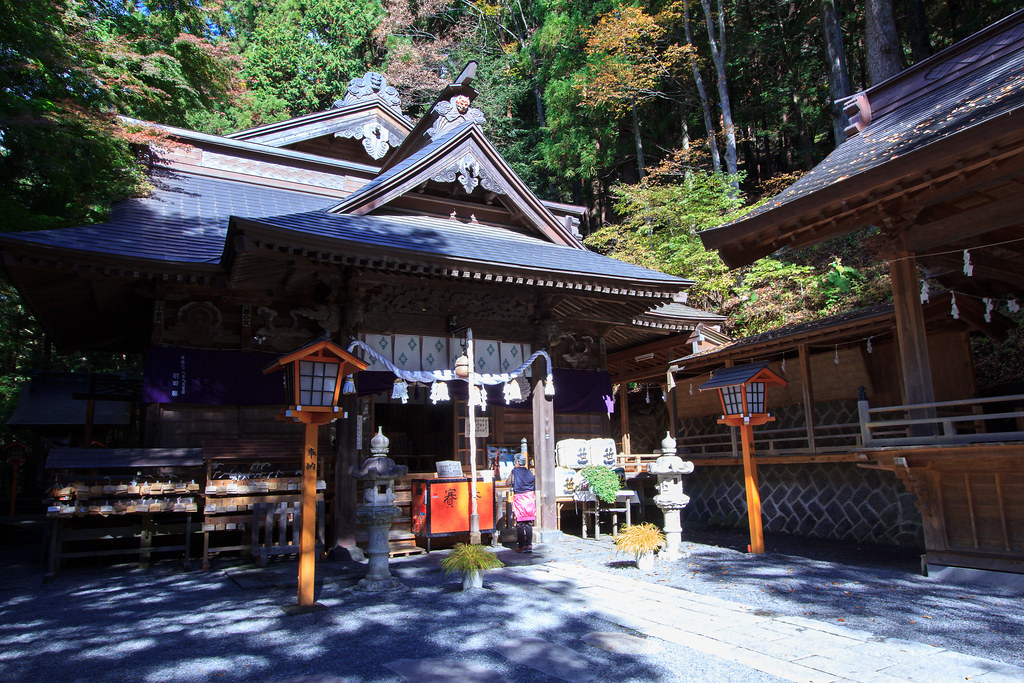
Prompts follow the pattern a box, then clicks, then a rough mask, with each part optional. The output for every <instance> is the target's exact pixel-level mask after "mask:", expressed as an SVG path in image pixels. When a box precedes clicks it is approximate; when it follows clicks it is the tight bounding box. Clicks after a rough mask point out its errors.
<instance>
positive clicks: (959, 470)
mask: <svg viewBox="0 0 1024 683" xmlns="http://www.w3.org/2000/svg"><path fill="white" fill-rule="evenodd" d="M845 105H846V111H847V113H848V115H849V116H850V121H851V125H850V127H849V128H848V129H847V136H848V138H847V140H846V141H845V142H843V143H842V144H841V145H839V147H838V148H837V149H836V150H835V151H834V152H833V153H832V154H831V155H829V156H828V157H827V158H826V159H825V160H824V161H822V162H821V163H820V164H818V165H817V166H816V167H815V168H814V169H812V170H811V171H810V172H808V173H807V174H806V175H804V176H803V177H802V178H801V179H800V180H798V181H797V182H796V183H795V184H793V185H792V186H791V187H789V188H788V189H786V190H784V191H783V192H782V193H781V194H779V195H778V196H776V197H774V198H773V199H772V200H770V201H769V202H767V203H765V204H764V205H763V206H761V207H759V208H758V209H756V210H754V211H752V212H751V213H750V214H748V215H747V216H745V217H744V218H742V219H741V220H739V221H736V222H734V223H731V224H728V225H724V226H721V227H718V228H715V229H712V230H708V231H705V232H704V233H701V238H702V239H703V241H704V243H705V245H706V246H708V247H709V248H713V249H717V250H718V251H719V253H720V254H721V255H722V258H723V259H724V260H725V262H726V263H727V264H728V265H729V266H741V265H745V264H748V263H751V262H753V261H755V260H756V259H758V258H761V257H763V256H766V255H768V254H770V253H772V252H774V251H776V250H777V249H780V248H786V247H788V248H800V247H805V246H809V245H812V244H815V243H817V242H821V241H823V240H826V239H829V238H832V237H837V236H841V235H846V234H850V233H852V232H855V231H860V230H864V231H865V233H864V234H863V237H864V238H865V240H866V246H867V247H868V248H869V249H871V250H873V253H875V254H876V255H877V258H878V259H879V260H880V261H883V262H886V263H888V266H889V272H890V277H891V280H892V290H893V297H894V309H893V315H894V325H893V328H894V333H895V342H894V344H893V352H894V353H895V355H896V360H897V361H898V362H897V363H896V365H895V370H896V373H897V374H895V375H893V376H891V377H885V378H883V379H884V380H885V383H883V384H880V386H881V387H883V388H884V387H892V386H893V384H896V382H897V381H898V386H899V389H900V391H899V393H898V395H897V394H892V393H889V394H888V395H882V396H877V397H876V398H874V399H872V400H870V401H865V402H862V403H863V404H862V405H861V406H860V411H859V415H858V418H859V419H858V423H859V425H860V437H859V438H860V444H859V449H858V452H859V455H860V457H861V459H862V461H863V464H864V465H865V466H870V467H875V468H880V469H881V470H885V471H889V472H892V473H894V474H895V475H896V476H898V477H899V478H900V479H901V480H902V481H903V482H905V483H906V486H907V489H908V490H909V491H910V492H911V493H912V494H913V495H914V496H915V498H916V501H917V507H918V508H919V510H920V512H921V515H922V517H923V529H924V541H925V549H926V552H927V562H928V563H929V564H930V565H933V566H934V567H959V568H966V569H974V570H997V571H1003V572H1016V573H1021V572H1024V445H1022V437H1024V431H1022V430H1021V428H1020V427H1019V425H1018V422H1019V420H1020V418H1021V415H1022V413H1021V411H1020V410H1019V406H1020V403H1021V396H1019V395H1013V396H1002V397H990V398H982V397H979V396H976V395H975V392H974V388H973V386H972V381H971V377H970V375H969V373H965V372H964V364H965V362H966V359H965V357H964V356H963V354H962V353H961V352H958V351H956V349H955V347H953V353H948V354H947V353H939V351H944V350H946V349H948V348H950V347H948V346H946V347H943V346H939V347H937V346H935V344H934V341H935V340H934V337H933V331H934V330H933V328H932V327H930V326H929V324H928V321H929V319H931V320H934V319H935V317H934V314H935V312H936V311H935V308H936V303H935V302H936V301H937V298H936V292H945V294H944V298H943V299H942V301H941V303H940V304H939V307H940V308H942V309H944V311H945V312H946V318H947V320H949V321H955V320H959V321H960V323H961V324H963V323H967V324H970V325H972V326H974V327H976V328H979V329H986V328H987V329H992V328H993V326H998V323H995V324H994V320H995V317H996V316H997V315H998V314H997V311H1000V310H1001V311H1006V312H1008V313H1014V312H1016V311H1018V310H1019V304H1018V300H1019V299H1020V297H1021V296H1022V294H1024V273H1022V270H1021V267H1020V263H1021V260H1022V258H1024V251H1022V248H1024V191H1022V189H1024V185H1022V179H1024V12H1016V13H1014V14H1012V15H1010V16H1009V17H1007V18H1006V19H1004V20H1002V21H1000V22H998V23H996V24H994V25H992V26H990V27H989V28H987V29H985V30H983V31H981V32H979V33H977V34H975V35H974V36H971V37H970V38H968V39H966V40H964V41H961V42H960V43H957V44H956V45H953V46H952V47H950V48H948V49H946V50H944V51H942V52H940V53H938V54H936V55H934V56H932V57H930V58H928V59H926V60H924V61H922V62H920V63H918V64H915V65H914V66H913V67H911V68H909V69H907V70H905V71H903V72H902V73H900V74H898V75H896V76H894V77H892V78H890V79H889V80H887V81H884V82H882V83H879V84H877V85H875V86H873V87H872V88H870V89H868V90H866V91H864V92H861V93H858V94H857V95H855V96H854V97H851V98H850V99H849V100H848V101H847V102H846V103H845ZM861 334H862V336H864V337H870V333H861ZM858 344H859V345H860V347H861V348H862V349H863V348H865V341H859V342H858ZM837 353H839V354H840V355H838V356H837V358H838V359H839V360H840V361H842V355H841V353H842V349H841V347H840V350H839V351H837ZM841 365H842V362H841ZM883 393H888V392H883ZM956 399H960V400H959V401H957V400H956ZM964 399H966V400H964ZM812 426H813V423H811V422H808V423H807V425H806V429H808V430H810V429H812Z"/></svg>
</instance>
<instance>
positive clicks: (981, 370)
mask: <svg viewBox="0 0 1024 683" xmlns="http://www.w3.org/2000/svg"><path fill="white" fill-rule="evenodd" d="M1000 313H1002V314H1003V315H1006V316H1007V317H1009V318H1010V319H1011V320H1013V321H1014V322H1015V323H1016V325H1015V326H1014V328H1013V329H1012V330H1010V333H1009V335H1007V338H1006V339H1004V340H997V339H993V338H992V337H987V336H974V337H971V354H972V356H973V357H974V359H975V360H974V376H975V381H976V383H977V393H978V395H981V396H986V395H1000V394H1003V395H1006V394H1024V312H1020V311H1018V312H1017V313H1013V312H1010V311H1008V310H1002V311H1000Z"/></svg>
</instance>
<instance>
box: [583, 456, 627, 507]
mask: <svg viewBox="0 0 1024 683" xmlns="http://www.w3.org/2000/svg"><path fill="white" fill-rule="evenodd" d="M580 474H581V475H583V478H584V479H585V480H586V481H587V485H588V486H589V487H590V490H591V491H593V492H594V495H595V496H597V497H598V499H599V500H601V501H604V502H605V503H614V502H615V498H616V494H617V493H618V492H619V483H620V482H619V475H617V474H615V472H614V471H613V470H612V468H610V467H608V466H607V465H591V466H590V467H584V468H583V469H581V470H580Z"/></svg>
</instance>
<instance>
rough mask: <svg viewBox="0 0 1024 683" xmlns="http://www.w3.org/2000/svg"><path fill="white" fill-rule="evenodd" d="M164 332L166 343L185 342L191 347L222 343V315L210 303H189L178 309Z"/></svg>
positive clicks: (224, 333)
mask: <svg viewBox="0 0 1024 683" xmlns="http://www.w3.org/2000/svg"><path fill="white" fill-rule="evenodd" d="M173 321H174V322H173V324H171V325H170V326H169V327H168V328H167V330H166V331H165V332H164V339H165V340H166V341H181V340H183V341H185V342H186V343H188V344H191V345H197V346H198V345H206V344H210V343H215V342H218V341H222V340H223V339H224V338H225V337H226V336H227V335H226V331H225V330H224V315H223V314H222V313H221V311H220V309H219V308H217V306H216V305H215V304H214V303H213V302H212V301H190V302H188V303H186V304H184V305H182V306H181V307H180V308H178V311H177V314H176V315H175V316H174V318H173Z"/></svg>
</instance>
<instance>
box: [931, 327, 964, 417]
mask: <svg viewBox="0 0 1024 683" xmlns="http://www.w3.org/2000/svg"><path fill="white" fill-rule="evenodd" d="M928 355H929V357H930V359H931V371H932V383H933V385H934V389H935V400H936V401H955V400H957V399H962V398H969V397H971V396H972V395H973V394H974V374H973V370H972V367H971V355H970V349H969V348H968V347H967V346H966V345H965V342H964V336H963V334H962V333H960V332H944V333H942V334H932V335H928Z"/></svg>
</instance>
